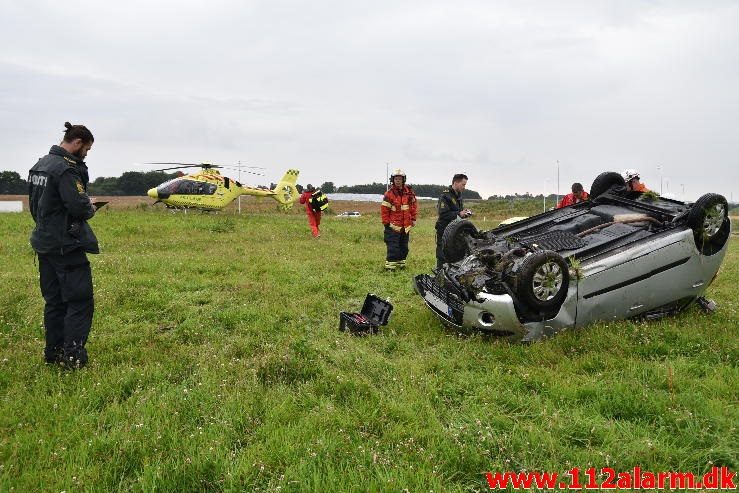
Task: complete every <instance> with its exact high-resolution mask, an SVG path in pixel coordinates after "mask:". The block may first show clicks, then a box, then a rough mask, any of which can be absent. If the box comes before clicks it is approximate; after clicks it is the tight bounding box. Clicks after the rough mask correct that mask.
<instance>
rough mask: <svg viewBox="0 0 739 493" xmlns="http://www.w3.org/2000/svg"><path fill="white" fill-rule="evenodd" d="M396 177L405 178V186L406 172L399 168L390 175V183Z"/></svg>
mask: <svg viewBox="0 0 739 493" xmlns="http://www.w3.org/2000/svg"><path fill="white" fill-rule="evenodd" d="M396 176H402V177H403V184H404V185H405V172H404V171H403V170H402V169H400V168H397V169H396V170H395V171H393V173H392V174H391V175H390V183H392V182H393V179H394V178H395V177H396Z"/></svg>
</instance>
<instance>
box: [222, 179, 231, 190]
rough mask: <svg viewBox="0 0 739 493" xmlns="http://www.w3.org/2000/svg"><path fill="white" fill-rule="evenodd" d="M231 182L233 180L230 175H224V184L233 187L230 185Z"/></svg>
mask: <svg viewBox="0 0 739 493" xmlns="http://www.w3.org/2000/svg"><path fill="white" fill-rule="evenodd" d="M230 182H231V180H229V179H228V176H224V177H223V184H224V185H225V187H226V188H231V187H230V185H231V183H230Z"/></svg>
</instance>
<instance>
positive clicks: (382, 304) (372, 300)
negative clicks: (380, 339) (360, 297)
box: [339, 293, 393, 334]
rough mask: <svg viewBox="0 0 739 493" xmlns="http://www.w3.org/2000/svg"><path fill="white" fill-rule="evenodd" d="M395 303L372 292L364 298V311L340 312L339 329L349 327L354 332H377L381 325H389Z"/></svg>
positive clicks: (343, 329)
mask: <svg viewBox="0 0 739 493" xmlns="http://www.w3.org/2000/svg"><path fill="white" fill-rule="evenodd" d="M392 311H393V305H391V304H390V302H389V301H386V300H382V299H380V298H378V297H377V296H375V295H374V294H372V293H370V294H368V295H367V298H365V300H364V305H363V306H362V311H361V312H359V313H356V312H340V313H339V330H341V331H345V330H347V329H349V331H350V332H351V333H352V334H368V333H369V334H375V333H376V332H377V329H378V327H379V326H380V325H387V321H388V320H389V319H390V313H391V312H392Z"/></svg>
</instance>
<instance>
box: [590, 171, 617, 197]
mask: <svg viewBox="0 0 739 493" xmlns="http://www.w3.org/2000/svg"><path fill="white" fill-rule="evenodd" d="M614 185H617V186H620V187H625V186H626V182H625V181H624V177H623V176H621V175H620V174H619V173H616V172H615V171H607V172H605V173H601V174H599V175H598V176H596V177H595V180H593V185H592V186H591V187H590V199H591V200H595V199H596V198H598V197H599V196H600V195H603V194H604V193H606V192H607V191H608V190H609V189H610V188H611V187H612V186H614Z"/></svg>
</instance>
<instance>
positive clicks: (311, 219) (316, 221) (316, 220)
mask: <svg viewBox="0 0 739 493" xmlns="http://www.w3.org/2000/svg"><path fill="white" fill-rule="evenodd" d="M319 190H320V188H319ZM315 192H316V188H315V187H314V186H313V185H310V184H309V185H308V186H307V187H305V191H304V192H303V193H302V194H301V195H300V203H301V204H305V215H306V216H308V225H309V226H310V230H311V234H313V238H320V237H321V230H320V229H318V227H319V226H320V225H321V210H320V209H319V210H317V211H316V210H313V209H314V207H313V203H312V201H311V198H312V197H313V194H314V193H315Z"/></svg>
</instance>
